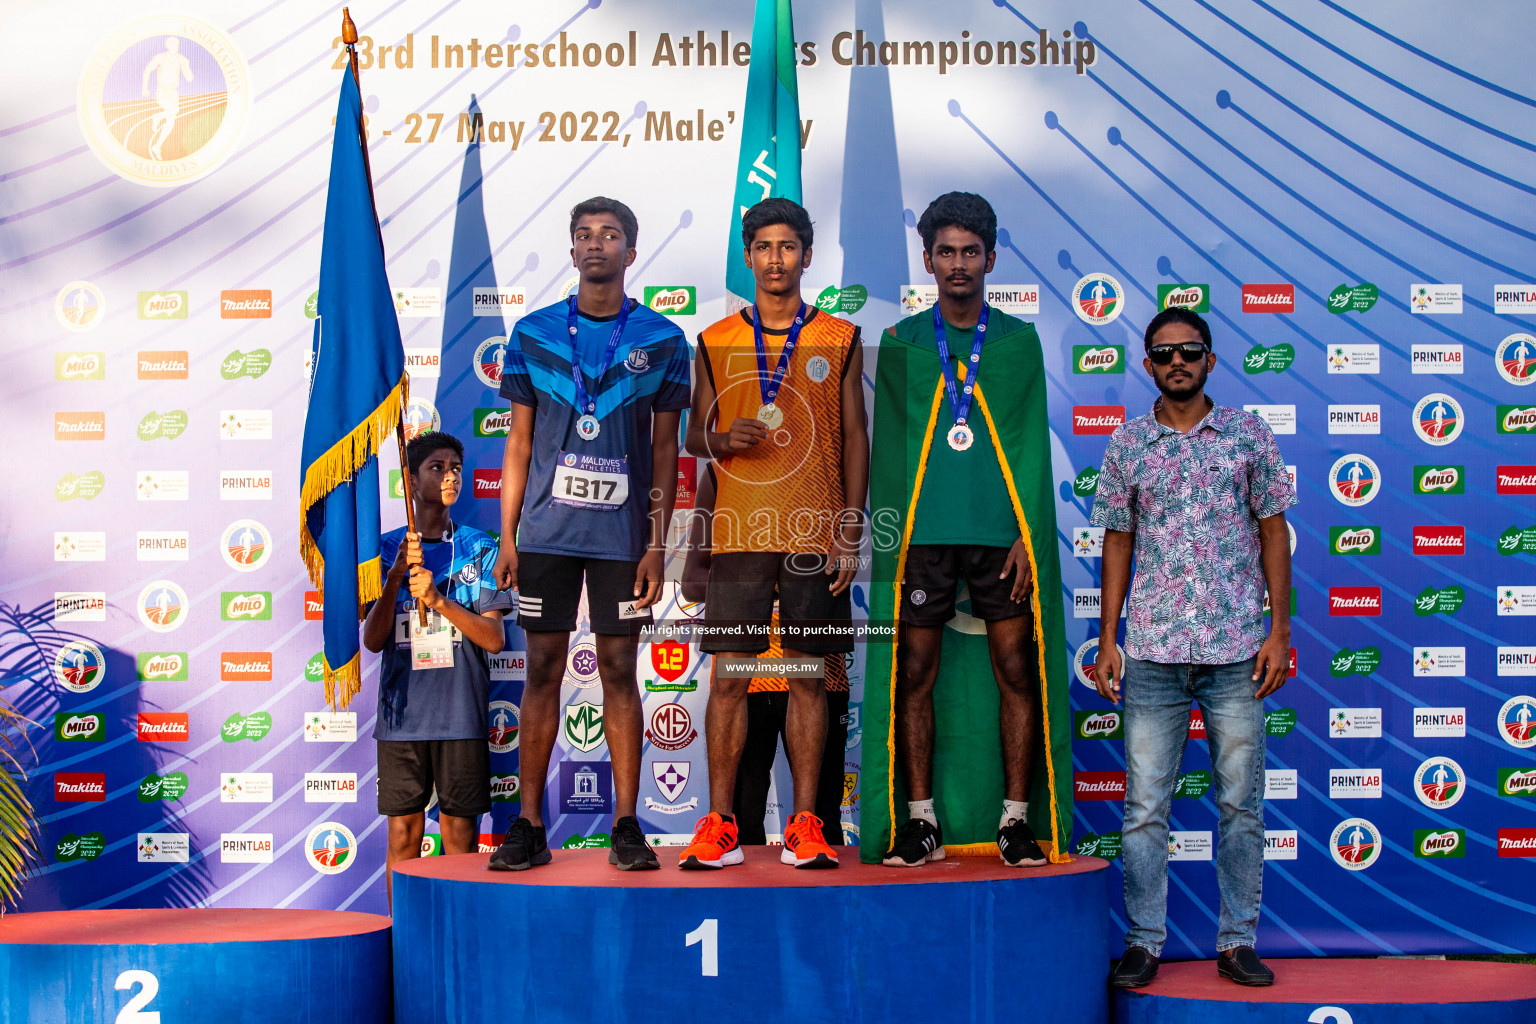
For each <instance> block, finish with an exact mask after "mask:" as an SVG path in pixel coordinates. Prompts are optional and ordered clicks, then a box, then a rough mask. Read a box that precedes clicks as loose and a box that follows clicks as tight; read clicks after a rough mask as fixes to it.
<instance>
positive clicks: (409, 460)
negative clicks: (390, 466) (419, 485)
mask: <svg viewBox="0 0 1536 1024" xmlns="http://www.w3.org/2000/svg"><path fill="white" fill-rule="evenodd" d="M444 448H451V449H453V453H454V454H455V455H457V456H458V457H459V461H460V462H463V461H464V444H463V442H461V441H460V440H459V439H458V438H456V437H454V436H453V435H452V434H448V433H444V432H443V431H441V430H429V431H427V432H426V433H424V434H417V435H416V436H415V437H413V438H411V439H410V440H409V441H407V442H406V443H405V464H406V465H407V466H409V467H410V468H411V475H412V476H415V475H416V471H417V470H419V469H420V468H421V464H422V463H423V462H426V461H427V456H428V455H431V454H432V453H433V452H436V451H442V450H443V449H444Z"/></svg>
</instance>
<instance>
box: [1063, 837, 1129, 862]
mask: <svg viewBox="0 0 1536 1024" xmlns="http://www.w3.org/2000/svg"><path fill="white" fill-rule="evenodd" d="M1072 852H1073V853H1075V854H1077V855H1078V856H1079V857H1103V858H1104V859H1105V860H1114V859H1115V858H1116V857H1118V856H1120V833H1119V832H1105V833H1104V834H1102V835H1100V834H1098V833H1095V832H1089V833H1088V834H1087V835H1085V836H1083V837H1082V838H1081V839H1079V840H1078V841H1077V844H1076V845H1075V846H1073V847H1072Z"/></svg>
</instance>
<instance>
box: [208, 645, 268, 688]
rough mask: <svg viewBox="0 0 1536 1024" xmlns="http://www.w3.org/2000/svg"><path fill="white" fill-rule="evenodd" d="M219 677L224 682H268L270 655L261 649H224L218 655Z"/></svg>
mask: <svg viewBox="0 0 1536 1024" xmlns="http://www.w3.org/2000/svg"><path fill="white" fill-rule="evenodd" d="M219 678H220V679H222V680H224V681H226V682H237V683H239V682H270V681H271V679H272V655H271V654H268V653H264V652H262V651H226V652H224V653H223V654H221V655H219Z"/></svg>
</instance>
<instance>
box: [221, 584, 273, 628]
mask: <svg viewBox="0 0 1536 1024" xmlns="http://www.w3.org/2000/svg"><path fill="white" fill-rule="evenodd" d="M219 618H221V619H223V620H224V621H225V622H232V621H238V620H241V619H249V620H251V621H263V622H264V621H266V620H268V619H270V618H272V592H271V591H268V590H226V591H224V593H223V595H222V600H221V601H220V602H219Z"/></svg>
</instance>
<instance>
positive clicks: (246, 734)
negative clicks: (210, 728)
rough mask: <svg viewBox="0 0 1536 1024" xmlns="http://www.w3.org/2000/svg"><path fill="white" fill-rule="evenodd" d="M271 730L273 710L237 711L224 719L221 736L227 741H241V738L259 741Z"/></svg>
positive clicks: (254, 741)
mask: <svg viewBox="0 0 1536 1024" xmlns="http://www.w3.org/2000/svg"><path fill="white" fill-rule="evenodd" d="M271 731H272V713H271V712H269V711H256V712H253V713H252V714H249V715H242V714H241V713H240V712H238V711H236V712H235V713H234V714H232V715H230V716H229V717H228V718H226V719H224V724H223V726H221V727H220V729H219V736H220V737H221V738H222V739H223V740H224V742H225V743H239V742H240V741H241V740H250V741H251V742H252V743H258V742H260V741H261V740H262V739H265V738H266V735H267V733H269V732H271Z"/></svg>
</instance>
